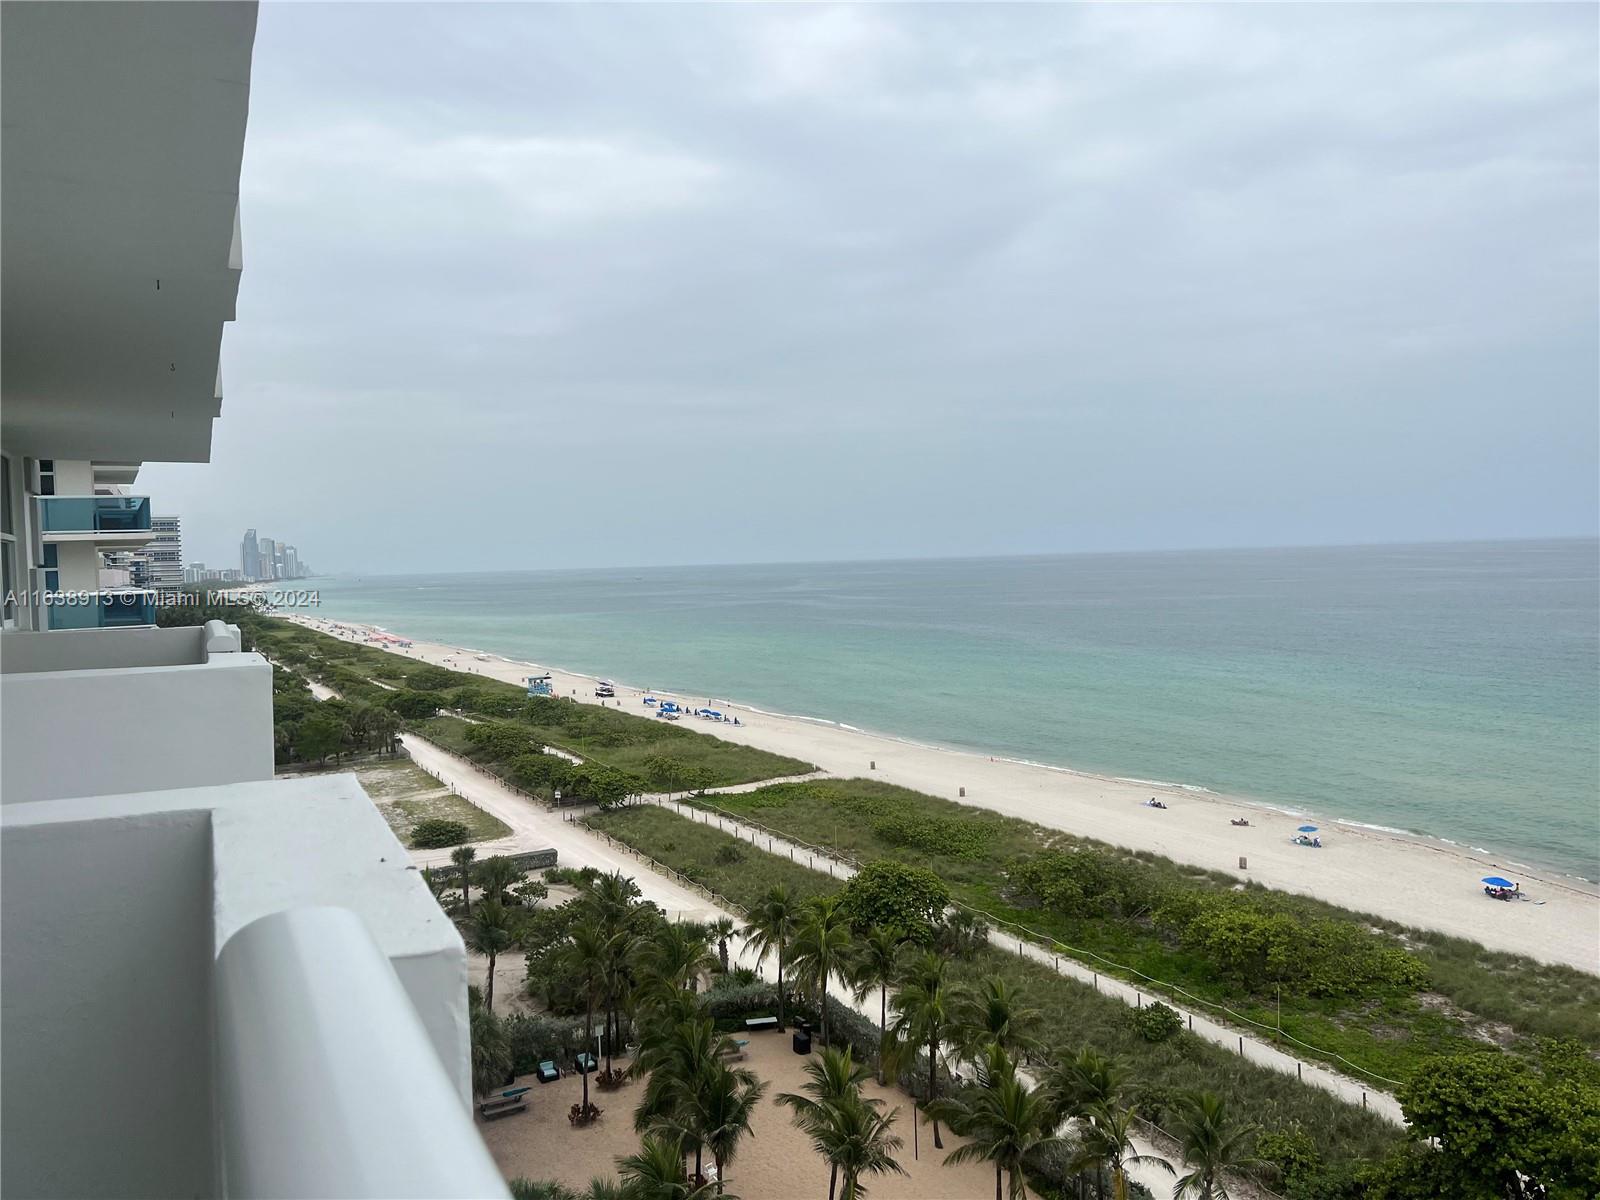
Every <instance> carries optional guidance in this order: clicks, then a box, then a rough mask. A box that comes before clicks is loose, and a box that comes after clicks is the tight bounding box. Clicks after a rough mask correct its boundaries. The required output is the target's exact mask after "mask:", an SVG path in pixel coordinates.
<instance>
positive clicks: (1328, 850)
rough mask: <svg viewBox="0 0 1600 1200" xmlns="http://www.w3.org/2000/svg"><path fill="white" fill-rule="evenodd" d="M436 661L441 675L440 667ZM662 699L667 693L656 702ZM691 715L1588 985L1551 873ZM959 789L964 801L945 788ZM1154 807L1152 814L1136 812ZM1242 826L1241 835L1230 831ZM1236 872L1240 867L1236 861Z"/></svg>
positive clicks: (739, 734) (826, 732) (1577, 931)
mask: <svg viewBox="0 0 1600 1200" xmlns="http://www.w3.org/2000/svg"><path fill="white" fill-rule="evenodd" d="M289 619H290V620H294V621H297V622H299V623H300V624H304V625H307V626H309V627H311V628H314V629H318V630H321V631H322V632H324V633H331V634H333V635H334V636H339V637H344V638H345V639H346V640H350V641H361V640H363V639H364V637H365V634H366V632H367V628H366V627H365V626H360V625H356V624H353V623H343V622H332V621H327V620H323V619H320V618H313V617H305V616H300V615H295V616H291V617H290V618H289ZM393 652H394V653H401V654H405V655H407V656H408V657H411V658H417V659H421V660H423V661H427V662H431V663H435V664H438V665H449V666H452V667H454V668H456V669H458V670H465V671H468V672H470V673H475V674H480V675H486V676H489V677H492V678H496V679H501V680H504V681H506V682H510V683H521V682H523V680H524V678H525V676H527V675H528V674H530V673H531V672H532V670H533V669H535V668H536V669H537V670H538V671H540V672H545V671H548V672H549V673H550V675H551V677H552V683H553V685H554V688H555V691H556V693H557V694H558V695H567V696H572V697H573V698H575V699H577V700H579V701H582V702H584V703H598V701H596V700H595V698H594V694H593V693H594V681H593V680H592V679H590V678H588V677H586V676H581V675H575V674H573V673H571V672H566V671H561V670H558V669H555V668H550V667H546V666H543V665H538V664H531V663H518V662H513V661H510V660H507V659H503V658H499V657H492V658H490V660H489V661H487V662H485V661H480V660H479V659H478V657H477V655H476V653H475V652H472V651H468V650H462V649H460V648H455V647H449V646H441V645H437V644H433V643H428V642H415V643H414V644H413V645H412V647H411V648H410V649H409V650H399V649H395V650H394V651H393ZM447 660H448V663H447ZM616 690H617V696H616V699H615V700H612V701H610V704H611V706H612V707H623V708H626V709H627V710H628V711H630V712H636V713H640V714H645V713H648V712H650V711H652V710H650V709H649V708H646V707H644V706H643V705H642V704H641V700H642V698H643V696H644V695H645V694H646V693H645V692H643V691H641V690H639V689H637V688H632V687H624V686H622V685H618V687H617V689H616ZM656 694H658V695H662V696H670V695H671V694H670V693H665V692H660V693H656ZM672 698H675V699H678V700H680V701H682V702H686V703H688V704H689V705H690V706H692V707H699V706H701V705H705V704H709V703H714V704H715V706H716V707H717V708H719V709H721V710H723V711H725V712H730V713H732V712H736V713H737V714H738V715H739V719H740V720H741V721H742V722H743V724H741V725H739V726H733V725H723V724H714V723H712V722H707V721H700V720H697V719H695V718H692V717H688V718H685V719H684V722H683V723H684V725H685V727H686V728H691V729H694V730H695V731H697V732H700V733H705V734H708V735H710V736H712V737H720V738H724V739H726V740H728V741H734V742H741V743H745V744H747V745H752V746H758V747H760V748H761V749H764V750H770V751H772V752H774V753H778V754H786V755H789V756H791V757H794V758H799V759H802V760H803V761H806V762H811V763H815V764H817V766H818V767H820V768H821V769H822V770H823V771H825V772H827V773H829V774H833V775H840V776H847V777H848V776H857V775H860V776H870V777H872V778H875V779H883V780H886V781H888V782H891V783H897V784H900V785H903V786H905V787H910V788H915V789H916V790H918V791H922V792H927V793H930V794H932V795H936V796H944V797H946V798H948V799H951V800H955V799H958V798H959V799H964V801H965V802H966V803H968V804H975V805H982V806H983V807H986V808H991V809H994V810H995V811H997V812H1003V813H1006V814H1008V815H1011V816H1016V817H1022V818H1025V819H1027V820H1030V821H1036V822H1038V823H1039V824H1041V825H1048V826H1052V827H1054V828H1057V829H1062V830H1065V831H1067V832H1069V833H1075V834H1079V835H1082V836H1086V837H1093V838H1098V839H1100V840H1101V841H1105V842H1110V843H1112V844H1114V845H1119V846H1125V847H1128V848H1130V849H1135V850H1148V851H1152V852H1154V853H1157V854H1161V855H1165V856H1166V857H1169V858H1172V859H1175V860H1177V861H1179V862H1185V863H1191V864H1193V865H1196V866H1200V867H1206V868H1210V869H1213V870H1219V871H1225V872H1227V873H1229V874H1231V875H1234V876H1235V877H1237V878H1241V879H1253V880H1255V881H1256V882H1257V883H1261V884H1264V885H1265V886H1267V887H1272V888H1278V889H1281V890H1283V891H1289V892H1298V893H1302V894H1305V895H1311V896H1316V897H1318V898H1320V899H1323V900H1327V901H1330V902H1332V903H1335V904H1342V905H1345V906H1346V907H1350V908H1354V909H1358V910H1361V911H1364V912H1370V913H1373V914H1375V915H1377V916H1381V917H1385V918H1388V919H1390V920H1394V921H1399V922H1402V923H1404V924H1407V925H1415V926H1422V927H1424V928H1428V929H1435V930H1439V931H1440V932H1443V933H1448V934H1453V935H1455V936H1457V937H1464V938H1470V939H1472V940H1474V941H1477V942H1480V943H1482V944H1483V945H1485V946H1488V947H1490V948H1492V949H1496V950H1506V951H1511V952H1513V953H1519V954H1526V955H1529V956H1530V957H1533V958H1536V959H1539V960H1541V961H1544V962H1559V963H1566V964H1569V965H1571V966H1575V967H1578V968H1580V969H1582V970H1586V971H1591V972H1595V973H1600V889H1597V888H1595V887H1594V886H1592V885H1588V884H1585V883H1583V882H1582V881H1577V880H1573V879H1570V878H1568V877H1565V876H1557V875H1554V874H1551V873H1545V872H1539V871H1529V870H1523V869H1521V868H1517V867H1513V866H1511V865H1510V864H1509V863H1506V862H1504V861H1497V860H1496V859H1494V858H1493V857H1492V856H1488V855H1482V854H1477V853H1474V852H1471V851H1468V850H1466V849H1464V848H1462V847H1459V846H1451V845H1448V844H1446V843H1443V842H1438V841H1434V840H1430V839H1426V838H1421V837H1411V836H1407V835H1402V834H1391V833H1384V832H1380V831H1376V830H1371V829H1364V828H1358V827H1356V826H1352V825H1345V824H1341V823H1339V822H1336V821H1327V820H1321V821H1317V822H1316V823H1318V824H1321V825H1322V826H1323V842H1324V845H1323V848H1322V849H1320V850H1313V849H1308V848H1304V847H1300V846H1295V845H1292V844H1291V843H1290V836H1291V835H1292V833H1293V832H1294V829H1295V827H1296V826H1297V825H1299V824H1301V823H1302V822H1303V820H1304V818H1303V817H1298V816H1289V815H1287V814H1282V813H1277V812H1274V811H1271V810H1268V809H1263V808H1261V807H1259V806H1255V805H1250V804H1246V803H1244V802H1242V801H1234V800H1228V799H1226V798H1224V797H1218V796H1211V795H1205V794H1199V793H1194V792H1190V791H1186V790H1184V789H1181V788H1162V787H1158V786H1154V785H1151V784H1145V783H1132V782H1128V781H1123V780H1116V779H1109V778H1105V777H1102V776H1097V775H1090V774H1086V773H1083V772H1077V771H1068V770H1064V769H1057V768H1053V767H1044V766H1038V765H1033V764H1027V763H1019V762H1011V761H1005V760H998V759H991V758H989V757H987V756H985V755H981V754H972V753H967V752H965V751H957V750H949V749H943V748H939V747H932V746H922V745H917V744H913V743H910V742H905V741H901V740H898V739H895V738H890V737H885V736H882V735H879V734H872V733H866V732H862V731H859V730H850V729H842V728H839V727H837V726H834V725H827V724H822V723H819V722H815V721H808V720H804V719H801V718H795V717H782V716H776V715H772V714H767V713H761V712H757V711H755V710H752V709H750V708H748V707H744V706H740V705H737V704H733V703H731V702H729V701H727V700H723V699H715V700H713V698H710V697H682V696H676V697H672ZM961 788H965V789H966V795H965V797H960V796H959V789H961ZM1152 796H1159V797H1161V798H1162V799H1163V800H1164V801H1165V803H1166V804H1167V805H1168V808H1166V809H1165V810H1158V809H1151V808H1147V807H1144V802H1145V801H1146V800H1148V799H1150V798H1151V797H1152ZM1233 817H1248V819H1249V820H1250V822H1251V825H1250V827H1249V828H1239V827H1235V826H1231V825H1229V824H1228V821H1229V820H1230V819H1231V818H1233ZM1241 857H1242V858H1244V859H1245V860H1246V862H1247V866H1246V867H1245V868H1244V869H1241V868H1240V866H1239V862H1240V859H1241ZM1508 872H1509V873H1510V874H1512V876H1513V877H1514V878H1516V879H1518V880H1520V881H1522V884H1523V890H1524V891H1525V892H1527V893H1529V895H1530V897H1531V898H1532V899H1534V900H1537V901H1543V903H1533V902H1521V903H1500V902H1496V901H1492V900H1489V899H1488V898H1487V897H1485V896H1484V895H1483V892H1482V890H1481V886H1480V885H1479V883H1478V880H1479V878H1480V877H1482V876H1484V875H1488V874H1492V873H1508Z"/></svg>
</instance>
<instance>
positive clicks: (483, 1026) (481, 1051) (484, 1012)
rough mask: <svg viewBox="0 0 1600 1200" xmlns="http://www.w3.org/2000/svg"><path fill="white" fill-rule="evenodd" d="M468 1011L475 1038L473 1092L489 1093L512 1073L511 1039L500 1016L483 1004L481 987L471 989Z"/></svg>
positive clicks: (471, 1034)
mask: <svg viewBox="0 0 1600 1200" xmlns="http://www.w3.org/2000/svg"><path fill="white" fill-rule="evenodd" d="M467 1010H468V1015H469V1018H470V1021H469V1034H470V1037H471V1041H472V1092H473V1094H474V1095H476V1096H485V1095H487V1094H488V1093H490V1092H492V1091H493V1090H494V1089H495V1088H497V1087H500V1086H501V1085H503V1084H504V1083H505V1079H506V1076H507V1075H509V1074H510V1073H511V1041H510V1039H509V1038H507V1037H506V1031H505V1026H503V1025H501V1024H500V1018H498V1017H496V1016H495V1015H494V1013H492V1012H490V1011H489V1010H488V1009H487V1008H485V1007H484V1006H483V1004H482V1003H481V1002H480V1000H479V997H478V989H477V988H468V989H467Z"/></svg>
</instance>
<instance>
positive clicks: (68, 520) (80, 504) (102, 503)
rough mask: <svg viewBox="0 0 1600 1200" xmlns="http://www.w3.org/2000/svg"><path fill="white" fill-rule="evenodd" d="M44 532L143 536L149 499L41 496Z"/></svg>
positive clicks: (40, 509)
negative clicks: (140, 534)
mask: <svg viewBox="0 0 1600 1200" xmlns="http://www.w3.org/2000/svg"><path fill="white" fill-rule="evenodd" d="M39 528H40V530H41V531H43V532H45V533H147V532H149V529H150V497H149V496H41V497H40V498H39Z"/></svg>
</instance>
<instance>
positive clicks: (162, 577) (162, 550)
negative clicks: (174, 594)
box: [132, 516, 183, 588]
mask: <svg viewBox="0 0 1600 1200" xmlns="http://www.w3.org/2000/svg"><path fill="white" fill-rule="evenodd" d="M150 531H151V533H153V534H154V535H155V536H154V537H152V538H151V539H150V541H149V544H147V545H146V546H145V547H144V549H142V550H139V551H137V552H136V553H135V554H134V555H133V563H132V567H133V580H134V583H135V584H137V585H138V586H140V587H152V588H176V587H180V586H182V584H183V518H181V517H176V516H164V517H161V516H153V517H151V518H150Z"/></svg>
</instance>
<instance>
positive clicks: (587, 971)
mask: <svg viewBox="0 0 1600 1200" xmlns="http://www.w3.org/2000/svg"><path fill="white" fill-rule="evenodd" d="M608 941H609V939H608V938H607V937H606V934H605V930H603V929H601V928H600V925H599V923H598V922H596V921H595V920H593V919H592V918H590V919H586V920H583V921H579V922H578V923H577V924H576V925H574V926H573V927H572V931H571V932H570V933H569V934H568V935H567V944H566V945H565V946H564V947H563V949H562V958H563V960H564V963H563V965H564V966H565V967H566V968H567V969H568V970H569V971H571V972H572V974H574V975H577V976H578V977H579V978H580V979H582V981H583V1000H584V1021H583V1049H584V1053H588V1050H589V1046H590V1043H591V1042H592V1040H593V1038H594V1004H595V1000H596V999H597V997H598V996H599V992H600V980H601V977H602V975H603V974H604V972H605V965H606V957H607V951H608V946H607V942H608ZM579 1073H580V1074H581V1075H582V1076H583V1107H584V1110H585V1111H587V1110H588V1108H589V1072H588V1071H581V1072H579Z"/></svg>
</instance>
